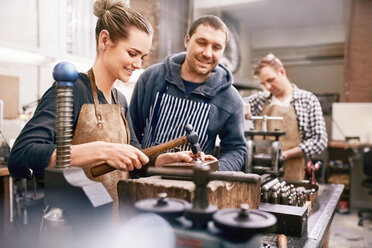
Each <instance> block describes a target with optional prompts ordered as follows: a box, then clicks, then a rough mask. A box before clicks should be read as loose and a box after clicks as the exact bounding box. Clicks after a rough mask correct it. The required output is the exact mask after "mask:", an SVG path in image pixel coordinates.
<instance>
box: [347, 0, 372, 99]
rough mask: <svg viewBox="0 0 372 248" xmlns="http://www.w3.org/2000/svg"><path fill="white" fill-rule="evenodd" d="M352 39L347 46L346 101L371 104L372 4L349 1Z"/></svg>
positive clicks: (358, 0)
mask: <svg viewBox="0 0 372 248" xmlns="http://www.w3.org/2000/svg"><path fill="white" fill-rule="evenodd" d="M345 10H346V17H347V22H346V23H347V24H346V25H350V27H351V29H350V30H349V36H348V37H346V44H345V49H346V51H345V54H346V59H345V79H346V82H345V87H344V88H345V89H344V94H345V95H344V99H345V100H346V101H347V102H372V73H371V72H372V1H370V0H353V1H352V0H348V1H346V8H345Z"/></svg>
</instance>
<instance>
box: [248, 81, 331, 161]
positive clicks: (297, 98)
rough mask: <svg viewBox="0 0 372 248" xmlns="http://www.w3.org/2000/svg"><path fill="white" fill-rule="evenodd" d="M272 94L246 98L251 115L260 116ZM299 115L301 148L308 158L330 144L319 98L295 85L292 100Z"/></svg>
mask: <svg viewBox="0 0 372 248" xmlns="http://www.w3.org/2000/svg"><path fill="white" fill-rule="evenodd" d="M271 97H272V94H271V93H270V92H267V91H265V92H264V91H261V92H258V93H256V94H253V95H250V96H248V97H245V98H244V101H245V102H247V103H249V104H250V105H251V114H252V115H260V114H261V112H262V109H263V107H264V106H265V105H266V104H270V102H271ZM291 103H293V105H294V108H295V110H296V114H297V122H298V128H299V130H300V133H301V140H302V141H301V143H300V144H299V147H300V148H301V149H302V151H303V152H304V153H305V155H306V156H307V157H308V158H311V157H313V156H314V155H316V154H319V153H321V152H322V151H323V150H324V149H325V148H326V147H327V142H328V137H327V131H326V126H325V121H324V118H323V112H322V108H321V106H320V103H319V100H318V98H317V97H316V96H315V95H314V94H313V93H311V92H309V91H306V90H301V89H299V88H298V87H297V86H296V85H294V84H293V96H292V99H291Z"/></svg>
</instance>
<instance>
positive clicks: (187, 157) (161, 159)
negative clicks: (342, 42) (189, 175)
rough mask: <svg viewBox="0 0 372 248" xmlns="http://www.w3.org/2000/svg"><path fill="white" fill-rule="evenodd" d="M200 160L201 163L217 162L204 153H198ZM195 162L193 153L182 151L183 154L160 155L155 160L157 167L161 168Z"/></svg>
mask: <svg viewBox="0 0 372 248" xmlns="http://www.w3.org/2000/svg"><path fill="white" fill-rule="evenodd" d="M198 159H200V160H201V161H203V162H204V161H215V160H217V159H216V158H215V157H213V156H212V155H208V154H205V153H204V152H200V153H198ZM193 160H194V154H193V153H192V152H191V151H181V152H169V153H163V154H160V155H159V156H158V157H157V159H156V160H155V166H156V167H161V166H163V165H165V164H171V163H177V162H186V163H191V162H192V161H193Z"/></svg>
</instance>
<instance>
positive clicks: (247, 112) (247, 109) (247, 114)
mask: <svg viewBox="0 0 372 248" xmlns="http://www.w3.org/2000/svg"><path fill="white" fill-rule="evenodd" d="M243 111H244V117H245V119H246V120H249V119H250V118H251V117H252V112H251V105H250V104H249V103H246V102H243Z"/></svg>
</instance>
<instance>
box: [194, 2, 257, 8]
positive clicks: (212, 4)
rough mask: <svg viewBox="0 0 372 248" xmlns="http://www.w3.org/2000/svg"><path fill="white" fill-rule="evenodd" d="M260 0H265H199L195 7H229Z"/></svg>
mask: <svg viewBox="0 0 372 248" xmlns="http://www.w3.org/2000/svg"><path fill="white" fill-rule="evenodd" d="M259 1H263V0H217V1H210V0H198V1H195V2H194V8H195V9H210V8H220V7H228V6H232V5H238V4H246V3H253V2H259Z"/></svg>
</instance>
